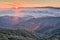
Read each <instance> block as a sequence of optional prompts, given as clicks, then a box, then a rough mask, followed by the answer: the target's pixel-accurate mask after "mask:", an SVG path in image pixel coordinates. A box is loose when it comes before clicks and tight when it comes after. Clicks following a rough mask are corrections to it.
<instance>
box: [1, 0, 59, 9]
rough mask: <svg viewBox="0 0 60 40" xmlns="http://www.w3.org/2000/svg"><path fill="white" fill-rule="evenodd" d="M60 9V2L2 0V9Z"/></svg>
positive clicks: (46, 0) (56, 0) (51, 0)
mask: <svg viewBox="0 0 60 40" xmlns="http://www.w3.org/2000/svg"><path fill="white" fill-rule="evenodd" d="M16 6H17V7H41V6H54V7H60V0H0V8H11V7H16Z"/></svg>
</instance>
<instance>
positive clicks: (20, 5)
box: [0, 3, 60, 8]
mask: <svg viewBox="0 0 60 40" xmlns="http://www.w3.org/2000/svg"><path fill="white" fill-rule="evenodd" d="M15 6H17V7H41V6H55V7H60V4H31V3H30V4H28V3H17V4H14V3H0V8H11V7H15Z"/></svg>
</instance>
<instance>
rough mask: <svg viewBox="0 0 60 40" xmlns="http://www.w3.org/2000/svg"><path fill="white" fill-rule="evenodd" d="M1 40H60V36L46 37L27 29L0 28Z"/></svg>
mask: <svg viewBox="0 0 60 40" xmlns="http://www.w3.org/2000/svg"><path fill="white" fill-rule="evenodd" d="M0 40H60V35H52V36H51V35H50V36H48V35H45V34H38V33H35V32H31V31H29V30H28V31H27V30H25V29H6V28H0Z"/></svg>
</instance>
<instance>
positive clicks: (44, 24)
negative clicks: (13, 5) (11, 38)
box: [0, 7, 60, 40]
mask: <svg viewBox="0 0 60 40" xmlns="http://www.w3.org/2000/svg"><path fill="white" fill-rule="evenodd" d="M0 10H1V9H0ZM0 13H1V12H0ZM7 13H8V12H7ZM20 13H23V14H24V16H23V17H20V16H10V15H7V16H6V15H5V16H0V28H2V30H3V32H1V31H0V32H1V33H3V34H8V33H11V34H10V35H12V34H17V33H19V32H21V31H22V30H20V29H26V30H29V31H31V32H33V33H32V34H31V33H30V34H29V32H26V31H22V32H21V33H22V34H24V33H26V34H27V37H29V38H30V37H31V36H33V37H32V39H33V40H35V39H34V38H35V37H36V38H37V37H38V39H39V40H40V38H41V39H43V40H45V38H46V40H48V39H51V38H52V40H53V39H54V38H56V37H57V38H58V37H60V8H56V7H34V8H29V7H28V8H23V9H22V10H21V11H20ZM25 13H26V14H25ZM1 14H2V13H1ZM40 15H41V16H40ZM38 16H39V17H38ZM15 17H16V18H17V19H16V20H14V18H15ZM3 28H4V29H3ZM5 28H7V30H9V29H10V31H9V32H8V33H5V32H4V31H7V30H6V29H5ZM12 29H19V30H20V31H17V30H12ZM11 30H12V31H13V32H14V33H13V32H12V31H11ZM16 31H17V32H16ZM15 32H16V33H15ZM21 33H20V34H19V35H22V34H21ZM26 34H24V35H26ZM34 34H35V35H34ZM8 35H9V34H8ZM24 35H22V36H23V37H24ZM30 35H31V36H30ZM24 38H25V37H24ZM27 40H28V39H27ZM36 40H37V39H36Z"/></svg>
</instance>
